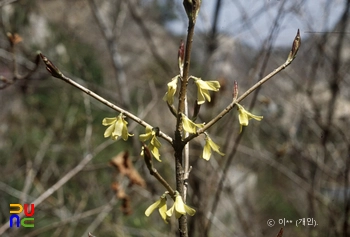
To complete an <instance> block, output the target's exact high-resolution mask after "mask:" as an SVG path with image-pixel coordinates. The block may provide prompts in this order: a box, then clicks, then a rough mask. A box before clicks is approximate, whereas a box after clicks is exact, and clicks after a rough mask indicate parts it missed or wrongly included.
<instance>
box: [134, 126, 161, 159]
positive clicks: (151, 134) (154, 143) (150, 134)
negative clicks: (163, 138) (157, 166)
mask: <svg viewBox="0 0 350 237" xmlns="http://www.w3.org/2000/svg"><path fill="white" fill-rule="evenodd" d="M139 138H140V141H142V142H145V141H147V140H151V141H150V143H149V144H148V148H149V150H150V151H151V152H152V154H153V156H154V157H155V158H156V159H157V160H158V161H159V162H161V160H160V154H159V150H158V149H159V148H160V147H161V145H162V144H161V143H160V142H159V141H158V139H157V135H156V131H154V130H153V129H152V128H151V127H146V133H145V134H140V135H139ZM141 154H142V153H141Z"/></svg>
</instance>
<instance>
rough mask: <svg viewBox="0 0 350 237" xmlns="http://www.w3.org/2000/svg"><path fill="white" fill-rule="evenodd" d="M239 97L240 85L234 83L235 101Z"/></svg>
mask: <svg viewBox="0 0 350 237" xmlns="http://www.w3.org/2000/svg"><path fill="white" fill-rule="evenodd" d="M237 97H238V83H237V81H234V83H233V99H234V100H236V99H237Z"/></svg>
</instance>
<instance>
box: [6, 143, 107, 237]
mask: <svg viewBox="0 0 350 237" xmlns="http://www.w3.org/2000/svg"><path fill="white" fill-rule="evenodd" d="M108 145H109V141H106V142H103V143H101V144H100V145H99V146H98V147H97V148H96V149H95V151H94V152H93V153H89V154H87V155H86V156H85V157H84V158H83V159H82V160H81V161H80V163H79V164H78V165H77V166H75V167H74V168H73V169H71V170H70V171H69V172H68V173H67V174H66V175H64V176H63V177H62V178H61V179H60V180H59V181H57V182H56V183H55V184H54V185H52V186H51V187H50V188H49V189H47V190H46V191H45V192H44V193H42V194H41V195H40V196H39V197H38V198H37V199H35V200H34V201H33V202H31V203H32V204H34V206H37V205H39V204H40V203H42V202H43V201H45V200H46V199H47V198H48V197H50V196H51V195H52V194H53V193H54V192H56V191H57V190H58V189H59V188H61V187H62V186H63V185H64V184H65V183H67V182H68V181H69V180H70V179H71V178H73V177H74V176H75V175H76V174H78V173H79V172H80V171H81V170H82V169H83V168H84V167H85V166H86V165H87V164H88V163H89V162H90V161H91V160H92V159H93V158H94V157H95V156H96V155H97V154H98V153H99V152H101V151H102V150H103V149H105V148H106V146H108ZM18 216H19V217H20V218H22V217H23V216H24V212H21V213H20V214H18ZM9 227H10V221H8V222H6V223H5V224H4V225H2V226H1V227H0V235H1V234H3V233H4V232H5V231H6V230H7V229H8V228H9Z"/></svg>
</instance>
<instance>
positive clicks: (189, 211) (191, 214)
mask: <svg viewBox="0 0 350 237" xmlns="http://www.w3.org/2000/svg"><path fill="white" fill-rule="evenodd" d="M185 210H186V213H187V214H188V215H190V216H194V214H196V210H195V209H193V208H192V207H189V206H187V205H186V204H185Z"/></svg>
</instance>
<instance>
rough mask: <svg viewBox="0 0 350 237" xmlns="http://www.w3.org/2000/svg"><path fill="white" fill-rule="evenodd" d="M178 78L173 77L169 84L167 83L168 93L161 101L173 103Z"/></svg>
mask: <svg viewBox="0 0 350 237" xmlns="http://www.w3.org/2000/svg"><path fill="white" fill-rule="evenodd" d="M177 80H178V76H176V77H174V78H173V79H172V80H171V82H169V83H168V91H167V92H166V93H165V95H164V97H163V100H164V101H167V102H168V104H170V105H172V104H173V103H174V95H175V93H176V88H177Z"/></svg>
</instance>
